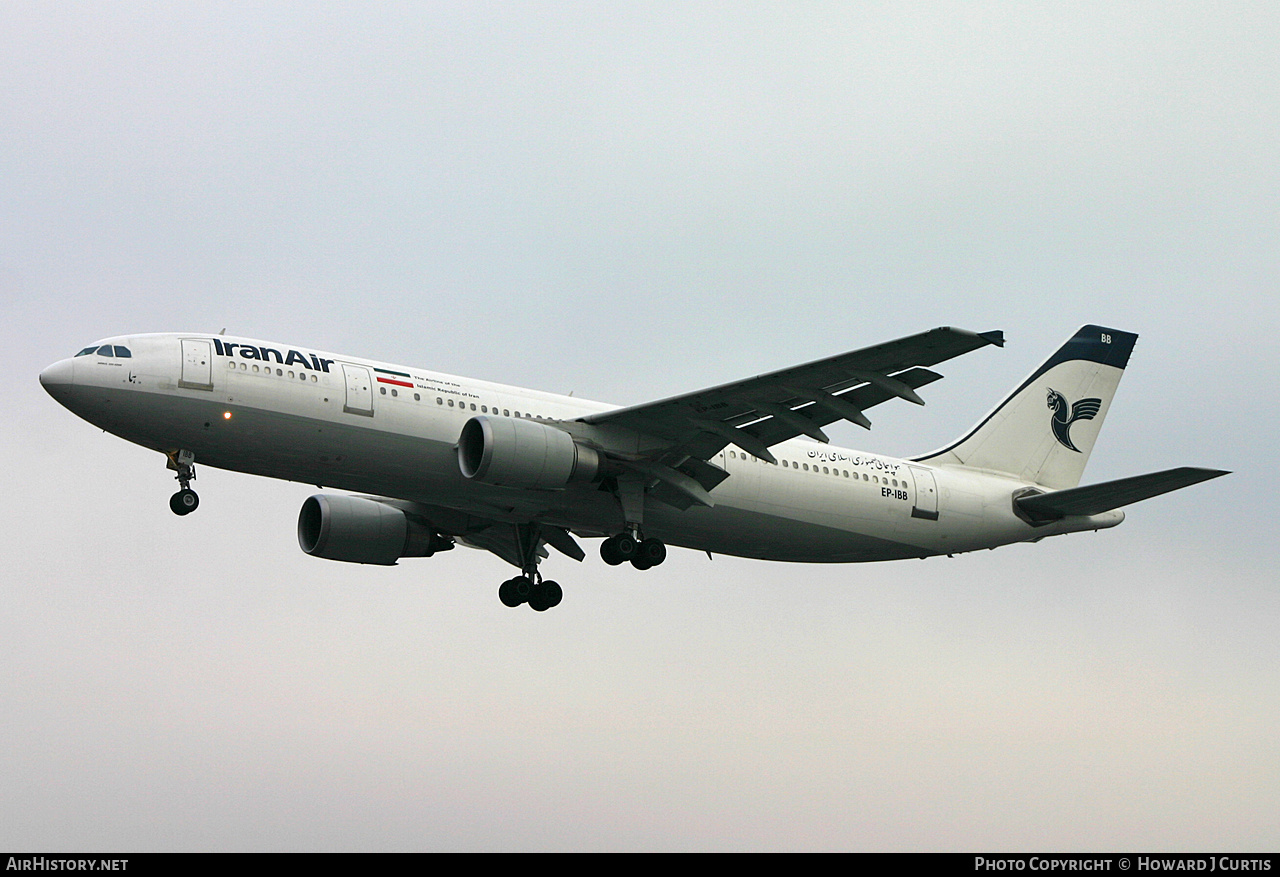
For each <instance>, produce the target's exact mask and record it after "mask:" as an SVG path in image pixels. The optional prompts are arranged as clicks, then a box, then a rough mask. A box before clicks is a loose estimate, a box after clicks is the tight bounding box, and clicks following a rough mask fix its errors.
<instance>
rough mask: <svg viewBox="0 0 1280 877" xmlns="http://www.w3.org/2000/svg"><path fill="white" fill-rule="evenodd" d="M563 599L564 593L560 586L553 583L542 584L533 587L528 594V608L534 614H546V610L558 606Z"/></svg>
mask: <svg viewBox="0 0 1280 877" xmlns="http://www.w3.org/2000/svg"><path fill="white" fill-rule="evenodd" d="M563 599H564V591H563V590H561V588H560V585H558V584H556V583H555V582H543V583H542V584H540V585H534V586H533V590H532V591H531V592H530V593H529V608H530V609H532V610H533V611H534V612H546V611H547V610H548V609H551V608H553V607H555V606H559V605H560V601H561V600H563Z"/></svg>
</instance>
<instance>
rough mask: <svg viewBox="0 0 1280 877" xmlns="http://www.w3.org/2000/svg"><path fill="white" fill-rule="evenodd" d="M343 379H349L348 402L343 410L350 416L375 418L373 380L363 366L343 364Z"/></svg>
mask: <svg viewBox="0 0 1280 877" xmlns="http://www.w3.org/2000/svg"><path fill="white" fill-rule="evenodd" d="M342 374H343V377H345V378H346V379H347V401H346V404H345V405H343V406H342V410H343V411H345V412H347V413H348V414H362V415H364V416H365V417H372V416H373V378H372V377H371V376H370V374H369V370H368V369H367V368H365V367H364V366H362V365H348V364H347V363H345V362H344V363H343V364H342Z"/></svg>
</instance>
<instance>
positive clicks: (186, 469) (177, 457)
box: [168, 451, 200, 515]
mask: <svg viewBox="0 0 1280 877" xmlns="http://www.w3.org/2000/svg"><path fill="white" fill-rule="evenodd" d="M168 457H169V468H170V469H174V470H176V471H177V473H178V475H177V478H178V486H179V487H181V488H182V489H181V490H179V491H178V492H177V493H175V494H174V495H173V496H171V497H169V508H170V509H172V510H173V513H174V514H175V515H189V514H191V513H192V512H194V511H195V510H196V509H197V508H199V507H200V497H199V496H197V495H196V492H195V491H194V490H192V489H191V482H192V481H195V480H196V467H195V461H196V455H195V454H193V453H191V452H190V451H175V452H173V453H170V454H168Z"/></svg>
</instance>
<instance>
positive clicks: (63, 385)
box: [40, 359, 76, 399]
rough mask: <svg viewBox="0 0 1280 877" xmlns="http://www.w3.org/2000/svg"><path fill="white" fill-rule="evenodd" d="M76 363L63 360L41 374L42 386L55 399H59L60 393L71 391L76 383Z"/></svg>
mask: <svg viewBox="0 0 1280 877" xmlns="http://www.w3.org/2000/svg"><path fill="white" fill-rule="evenodd" d="M75 370H76V366H75V363H74V362H73V361H72V360H70V359H63V360H59V361H58V362H55V363H54V364H53V365H51V366H49V367H48V368H46V369H45V370H44V371H42V372H40V386H42V387H44V388H45V390H47V391H48V393H49V395H50V396H52V397H53V398H55V399H57V398H59V391H62V390H67V389H70V387H71V385H72V384H74V383H75Z"/></svg>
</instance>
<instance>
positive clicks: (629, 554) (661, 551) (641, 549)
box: [600, 533, 667, 569]
mask: <svg viewBox="0 0 1280 877" xmlns="http://www.w3.org/2000/svg"><path fill="white" fill-rule="evenodd" d="M638 535H639V534H638V533H637V534H634V535H633V534H631V533H619V534H618V535H616V536H610V537H609V538H608V539H606V540H604V541H603V542H601V543H600V559H601V560H603V561H604V562H605V563H607V564H609V566H618V565H619V564H623V563H626V562H627V561H631V565H632V566H634V567H635V568H636V569H649V568H651V567H655V566H657V565H658V564H660V563H662V561H664V560H666V559H667V546H666V545H665V544H663V542H662V540H661V539H637V538H636V537H637V536H638Z"/></svg>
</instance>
